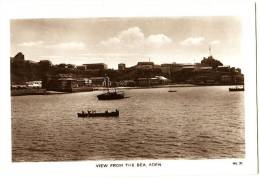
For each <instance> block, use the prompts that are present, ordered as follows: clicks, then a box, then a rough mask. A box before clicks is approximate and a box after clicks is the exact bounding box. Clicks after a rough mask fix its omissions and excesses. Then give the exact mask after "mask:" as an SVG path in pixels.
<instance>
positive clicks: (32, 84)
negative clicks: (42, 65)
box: [26, 81, 42, 88]
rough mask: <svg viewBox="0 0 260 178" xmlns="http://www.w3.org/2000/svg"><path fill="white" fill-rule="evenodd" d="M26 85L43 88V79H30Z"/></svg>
mask: <svg viewBox="0 0 260 178" xmlns="http://www.w3.org/2000/svg"><path fill="white" fill-rule="evenodd" d="M26 86H27V87H28V88H42V81H28V82H26Z"/></svg>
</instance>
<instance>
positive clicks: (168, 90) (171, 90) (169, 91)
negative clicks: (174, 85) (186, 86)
mask: <svg viewBox="0 0 260 178" xmlns="http://www.w3.org/2000/svg"><path fill="white" fill-rule="evenodd" d="M168 92H177V90H168Z"/></svg>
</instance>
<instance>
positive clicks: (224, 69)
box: [217, 66, 230, 72]
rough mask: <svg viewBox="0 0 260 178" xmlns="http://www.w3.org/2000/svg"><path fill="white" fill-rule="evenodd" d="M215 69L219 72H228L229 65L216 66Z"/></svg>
mask: <svg viewBox="0 0 260 178" xmlns="http://www.w3.org/2000/svg"><path fill="white" fill-rule="evenodd" d="M217 70H218V71H221V72H229V71H230V66H218V67H217Z"/></svg>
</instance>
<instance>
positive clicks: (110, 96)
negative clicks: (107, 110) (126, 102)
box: [97, 77, 125, 100]
mask: <svg viewBox="0 0 260 178" xmlns="http://www.w3.org/2000/svg"><path fill="white" fill-rule="evenodd" d="M110 83H111V82H110V81H109V78H108V77H105V79H104V85H105V86H106V92H105V93H102V94H99V95H97V98H98V99H99V100H116V99H123V98H125V95H124V92H123V91H117V89H116V88H112V89H111V88H109V86H110Z"/></svg>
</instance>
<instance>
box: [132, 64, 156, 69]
mask: <svg viewBox="0 0 260 178" xmlns="http://www.w3.org/2000/svg"><path fill="white" fill-rule="evenodd" d="M135 67H136V68H137V69H153V68H154V63H153V62H138V63H137V65H136V66H135Z"/></svg>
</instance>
